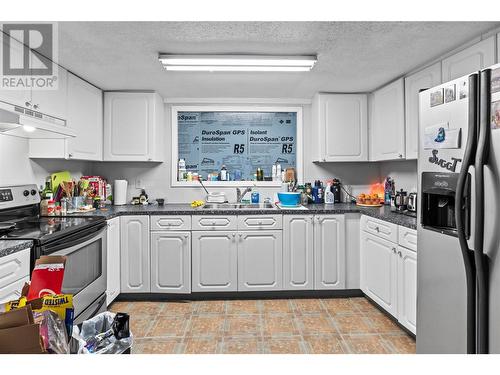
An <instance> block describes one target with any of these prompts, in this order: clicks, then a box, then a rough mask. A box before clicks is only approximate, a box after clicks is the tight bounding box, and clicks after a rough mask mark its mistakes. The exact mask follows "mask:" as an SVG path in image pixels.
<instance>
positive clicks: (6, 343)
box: [0, 306, 45, 354]
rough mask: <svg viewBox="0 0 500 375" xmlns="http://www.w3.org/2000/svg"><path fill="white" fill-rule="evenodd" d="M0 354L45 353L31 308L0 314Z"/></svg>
mask: <svg viewBox="0 0 500 375" xmlns="http://www.w3.org/2000/svg"><path fill="white" fill-rule="evenodd" d="M0 353H1V354H43V353H45V350H44V347H43V341H42V337H41V336H40V327H39V325H38V324H35V323H34V319H33V312H32V311H31V306H26V307H23V308H20V309H16V310H12V311H9V312H6V313H1V314H0Z"/></svg>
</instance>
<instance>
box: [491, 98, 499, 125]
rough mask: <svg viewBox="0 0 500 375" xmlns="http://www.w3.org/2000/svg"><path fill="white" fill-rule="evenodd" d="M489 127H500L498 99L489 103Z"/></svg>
mask: <svg viewBox="0 0 500 375" xmlns="http://www.w3.org/2000/svg"><path fill="white" fill-rule="evenodd" d="M491 129H500V101H498V102H493V103H491Z"/></svg>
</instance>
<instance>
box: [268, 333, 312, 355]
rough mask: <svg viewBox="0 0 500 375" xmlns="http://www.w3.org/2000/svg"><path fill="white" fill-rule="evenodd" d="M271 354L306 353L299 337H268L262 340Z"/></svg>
mask: <svg viewBox="0 0 500 375" xmlns="http://www.w3.org/2000/svg"><path fill="white" fill-rule="evenodd" d="M264 345H265V346H267V347H268V348H269V352H270V353H271V354H304V353H306V350H305V347H304V345H302V340H301V338H297V337H293V338H281V339H270V340H266V341H265V342H264Z"/></svg>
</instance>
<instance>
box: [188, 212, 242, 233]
mask: <svg viewBox="0 0 500 375" xmlns="http://www.w3.org/2000/svg"><path fill="white" fill-rule="evenodd" d="M192 227H193V230H236V229H237V228H238V218H237V217H236V216H211V215H207V216H202V215H194V216H193V220H192Z"/></svg>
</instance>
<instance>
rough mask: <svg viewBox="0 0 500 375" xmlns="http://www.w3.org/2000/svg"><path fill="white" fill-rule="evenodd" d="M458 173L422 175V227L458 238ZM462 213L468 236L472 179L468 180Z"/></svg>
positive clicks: (428, 173)
mask: <svg viewBox="0 0 500 375" xmlns="http://www.w3.org/2000/svg"><path fill="white" fill-rule="evenodd" d="M458 176H459V174H458V173H436V172H423V173H422V189H421V191H422V204H421V210H422V212H421V216H420V217H421V224H422V227H424V228H426V229H430V230H435V231H437V232H441V233H444V234H448V235H452V236H456V232H457V224H456V220H455V195H456V190H457V182H458ZM461 212H462V215H463V218H464V224H465V232H466V236H467V237H468V236H469V232H470V215H469V213H470V178H467V182H466V186H465V188H464V196H463V199H462V207H461Z"/></svg>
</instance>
